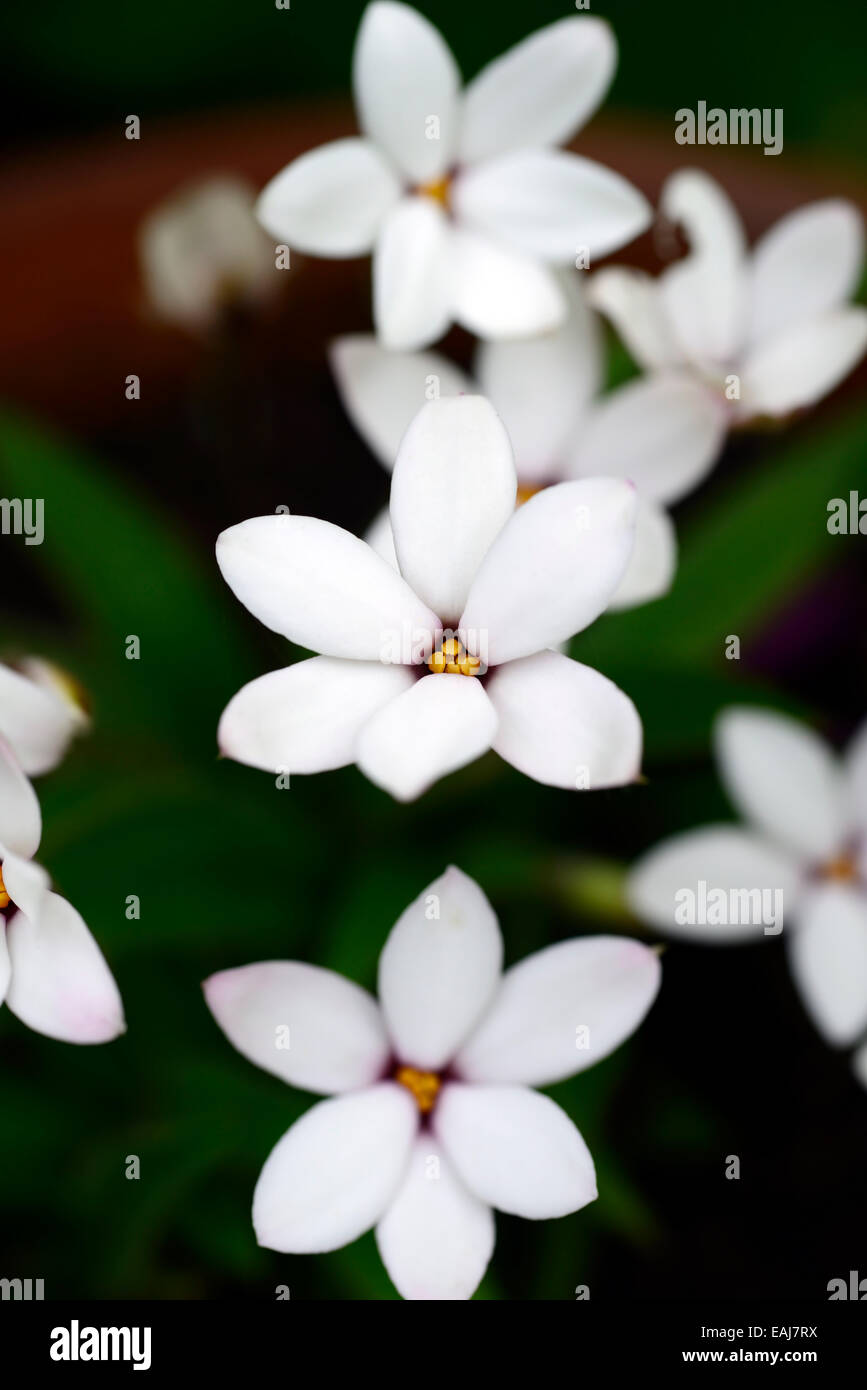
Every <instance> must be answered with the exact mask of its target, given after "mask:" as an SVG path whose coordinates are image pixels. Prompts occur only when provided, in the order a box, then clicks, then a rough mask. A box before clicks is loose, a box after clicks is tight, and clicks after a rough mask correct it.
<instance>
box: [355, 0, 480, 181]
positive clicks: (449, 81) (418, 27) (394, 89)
mask: <svg viewBox="0 0 867 1390" xmlns="http://www.w3.org/2000/svg"><path fill="white" fill-rule="evenodd" d="M352 77H353V86H354V89H355V104H356V107H357V109H358V120H359V124H360V125H361V128H362V129H363V130H364V132H365V134H367V135H369V136H370V138H371V139H372V140H374V141H375V142H376V144H377V145H378V146H379V148H380V149H382V150H384V151H385V153H386V154H387V155H388V157H389V158H390V159H391V161H392V163H393V164H394V165H395V166H396V168H398V169H399V170H400V172H401V173H402V174H403V175H404V177H405V178H406V179H409V180H410V181H411V182H413V183H425V182H428V181H430V180H431V179H434V178H436V176H437V175H438V174H441V173H443V172H444V171H445V170H446V169H447V168H448V166H449V164H450V163H451V158H452V151H453V148H454V142H455V135H456V120H457V96H458V88H459V86H460V73H459V72H458V68H457V64H456V63H455V60H454V58H453V57H452V54H451V51H450V49H449V48H448V46H447V45H446V43H445V41H444V39H443V37H442V35H441V34H440V32H439V30H437V29H435V28H434V26H433V25H432V24H431V23H430V22H429V21H428V20H427V19H425V17H424V15H421V14H419V13H418V11H417V10H414V9H412V8H411V7H410V6H409V5H401V4H395V3H393V0H376V3H374V4H372V5H368V6H367V8H366V10H365V11H364V15H363V16H362V20H361V26H360V28H359V30H358V38H357V39H356V43H355V54H354V57H353V67H352ZM432 117H433V118H435V119H436V121H437V122H438V128H437V129H436V134H435V135H434V136H432V132H433V131H434V129H435V127H433V126H432V125H431V118H432Z"/></svg>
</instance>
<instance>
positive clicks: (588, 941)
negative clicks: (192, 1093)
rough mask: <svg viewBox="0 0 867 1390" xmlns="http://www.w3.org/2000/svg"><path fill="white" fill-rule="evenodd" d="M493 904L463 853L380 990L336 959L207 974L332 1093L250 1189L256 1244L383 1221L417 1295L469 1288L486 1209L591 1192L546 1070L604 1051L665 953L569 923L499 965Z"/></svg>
mask: <svg viewBox="0 0 867 1390" xmlns="http://www.w3.org/2000/svg"><path fill="white" fill-rule="evenodd" d="M502 957H503V944H502V938H501V936H500V929H499V925H498V923H497V919H496V916H495V915H494V912H493V909H492V908H491V905H490V903H489V902H488V900H487V898H486V897H485V895H484V894H483V893H482V891H481V889H480V888H479V887H478V885H477V884H476V883H475V882H474V881H473V880H472V879H470V878H468V877H467V876H466V874H464V873H462V872H461V871H460V869H456V868H450V869H448V870H447V871H446V872H445V873H444V874H443V875H442V877H441V878H439V879H437V880H435V881H434V882H433V883H431V884H430V886H429V887H428V888H426V889H425V890H424V892H423V893H422V894H421V895H420V896H419V897H418V898H417V899H416V901H415V902H414V903H412V904H411V905H410V906H409V907H408V908H407V909H406V911H405V912H404V913H403V914H402V915H401V917H400V918H399V919H398V921H397V923H396V924H395V926H394V927H393V928H392V931H391V933H390V935H389V937H388V940H387V941H386V943H385V947H384V949H383V951H382V955H381V956H380V960H379V1003H377V1001H376V1000H375V999H373V998H372V997H371V995H369V994H368V993H367V992H366V990H363V989H361V988H360V987H359V986H358V985H355V984H353V983H351V982H350V981H349V980H346V979H344V978H343V977H342V976H340V975H336V974H334V973H333V972H331V971H330V970H322V969H319V968H317V967H316V966H311V965H304V964H299V963H297V962H293V961H285V962H279V961H269V962H265V963H262V964H259V965H248V966H244V967H241V968H240V969H237V970H225V971H222V972H221V973H219V974H217V975H212V976H211V978H210V979H209V980H206V981H205V985H204V990H205V997H206V1000H207V1003H208V1005H209V1007H210V1009H211V1012H212V1013H213V1015H214V1017H215V1019H216V1020H217V1022H218V1024H219V1025H220V1027H221V1028H222V1029H223V1031H224V1033H225V1034H226V1036H227V1037H228V1038H229V1040H230V1042H232V1044H233V1045H234V1046H235V1047H236V1048H237V1049H238V1050H239V1052H241V1053H243V1055H244V1056H245V1057H247V1058H249V1060H250V1061H251V1062H254V1063H255V1064H256V1065H257V1066H260V1067H263V1068H264V1069H265V1070H266V1071H269V1072H271V1073H273V1074H274V1075H275V1076H279V1077H280V1078H281V1080H283V1081H286V1082H288V1083H289V1084H290V1085H292V1086H298V1087H301V1088H302V1089H304V1090H308V1091H313V1092H316V1093H317V1094H320V1095H327V1096H331V1097H333V1099H329V1100H325V1101H321V1102H320V1103H319V1104H318V1105H315V1106H314V1107H313V1109H312V1110H309V1111H308V1112H307V1114H306V1115H304V1116H303V1117H302V1118H301V1119H300V1120H298V1121H296V1123H295V1124H294V1125H293V1126H292V1128H291V1129H290V1130H289V1131H288V1132H287V1133H286V1134H285V1135H284V1136H283V1138H282V1139H281V1140H280V1141H279V1143H278V1144H277V1145H276V1147H275V1148H274V1149H273V1151H272V1153H271V1155H270V1157H269V1158H268V1160H267V1162H266V1163H265V1167H264V1168H263V1170H262V1173H261V1176H260V1178H259V1181H258V1184H257V1186H256V1192H255V1196H254V1198H253V1225H254V1228H255V1231H256V1237H257V1239H258V1241H259V1244H260V1245H264V1246H267V1247H269V1248H270V1249H273V1250H280V1251H283V1252H286V1253H291V1254H308V1253H314V1252H321V1251H326V1250H336V1249H338V1248H339V1247H340V1246H342V1245H347V1244H348V1243H349V1242H350V1241H353V1240H355V1239H356V1238H357V1237H358V1236H360V1235H362V1234H363V1232H365V1231H367V1230H369V1229H370V1228H371V1227H372V1226H375V1227H376V1239H377V1243H378V1245H379V1251H380V1255H381V1257H382V1260H383V1263H384V1265H385V1267H386V1269H387V1271H388V1274H389V1277H390V1278H391V1280H392V1282H393V1283H394V1285H395V1287H396V1288H397V1290H398V1292H399V1293H400V1294H402V1295H403V1297H404V1298H407V1299H427V1300H444V1299H451V1300H456V1299H468V1298H470V1297H471V1296H472V1294H473V1292H474V1291H475V1289H476V1288H477V1286H478V1284H479V1282H480V1280H481V1278H482V1276H483V1274H484V1272H485V1269H486V1267H487V1264H488V1261H489V1260H490V1257H491V1254H492V1252H493V1248H494V1216H493V1210H492V1208H496V1209H497V1210H499V1211H504V1212H509V1213H510V1214H512V1215H516V1216H523V1217H527V1218H529V1219H531V1220H544V1219H548V1218H551V1217H556V1216H565V1215H567V1214H568V1213H569V1212H573V1211H577V1210H578V1209H579V1208H580V1207H583V1206H585V1205H586V1204H587V1203H588V1202H592V1201H593V1200H594V1198H595V1197H596V1195H597V1194H596V1174H595V1171H594V1166H593V1160H592V1158H591V1156H590V1153H589V1152H588V1150H587V1146H586V1144H585V1143H584V1140H583V1139H582V1137H581V1135H580V1133H579V1131H578V1130H577V1129H576V1128H575V1126H574V1125H573V1123H572V1121H571V1120H570V1119H569V1117H568V1116H567V1115H566V1114H565V1113H564V1111H563V1110H561V1109H560V1107H559V1106H558V1105H556V1104H555V1103H554V1101H552V1100H550V1099H549V1098H548V1097H547V1096H543V1095H539V1094H538V1093H537V1092H536V1091H534V1090H532V1089H530V1088H531V1087H535V1086H549V1085H552V1084H553V1083H554V1082H557V1081H562V1080H564V1079H565V1078H566V1077H568V1076H572V1075H574V1074H575V1073H576V1072H579V1071H583V1070H585V1069H586V1068H587V1067H589V1066H592V1065H593V1064H594V1063H595V1062H597V1061H599V1060H600V1059H601V1058H603V1057H607V1056H608V1054H609V1053H611V1052H613V1051H614V1049H615V1048H617V1047H619V1046H620V1044H621V1043H622V1042H623V1041H624V1040H625V1039H626V1038H627V1037H629V1035H630V1034H631V1033H633V1032H634V1031H635V1029H636V1028H637V1027H638V1025H639V1024H640V1023H641V1021H642V1019H643V1018H644V1016H645V1014H646V1013H647V1011H648V1009H649V1008H650V1006H651V1004H652V1003H653V1000H654V998H655V996H656V993H657V990H658V988H659V982H660V973H661V972H660V965H659V958H658V956H657V955H656V953H655V952H654V951H652V950H650V949H648V948H647V947H646V946H642V945H640V944H639V943H637V942H635V941H629V940H627V939H625V938H622V937H606V936H595V937H585V938H583V939H579V940H573V941H563V942H560V943H559V944H558V945H555V946H549V947H548V948H547V949H546V950H543V951H539V952H538V953H537V954H536V955H532V956H529V957H527V959H526V960H524V961H522V962H521V963H520V964H519V965H516V966H513V967H512V968H511V969H510V970H508V971H507V972H506V973H505V975H503V974H502V973H501V972H502Z"/></svg>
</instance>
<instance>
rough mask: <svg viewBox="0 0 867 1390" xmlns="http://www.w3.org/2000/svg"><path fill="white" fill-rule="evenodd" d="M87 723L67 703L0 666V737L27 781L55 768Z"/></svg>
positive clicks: (77, 710)
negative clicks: (7, 743) (7, 746)
mask: <svg viewBox="0 0 867 1390" xmlns="http://www.w3.org/2000/svg"><path fill="white" fill-rule="evenodd" d="M86 723H87V720H86V717H85V715H84V714H83V713H82V711H81V710H80V709H78V708H76V706H75V705H74V704H72V702H71V701H70V700H64V699H63V698H62V697H61V696H60V695H59V694H57V693H55V691H54V690H52V689H51V688H50V687H49V686H48V685H47V684H44V683H40V682H37V681H35V680H30V679H28V677H27V676H26V675H21V673H20V672H18V671H13V670H12V668H11V667H10V666H4V665H3V664H2V663H0V735H2V737H3V738H5V739H6V740H7V741H8V742H9V744H10V745H11V747H12V750H13V752H14V754H15V757H16V758H17V760H18V762H19V764H20V766H21V769H22V771H23V772H26V774H27V776H28V777H38V776H40V774H41V773H43V772H50V771H51V769H52V768H53V767H56V766H57V764H58V763H59V762H60V760H61V758H62V757H63V755H64V753H65V752H66V749H67V746H68V744H69V741H70V739H71V738H72V737H73V736H74V735H75V734H77V733H79V732H80V730H81V728H82V726H83V725H84V724H86Z"/></svg>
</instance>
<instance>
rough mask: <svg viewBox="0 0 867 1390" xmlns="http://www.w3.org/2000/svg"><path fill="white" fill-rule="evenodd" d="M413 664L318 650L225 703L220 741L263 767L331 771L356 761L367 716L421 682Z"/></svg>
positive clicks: (239, 759)
mask: <svg viewBox="0 0 867 1390" xmlns="http://www.w3.org/2000/svg"><path fill="white" fill-rule="evenodd" d="M413 680H414V677H413V674H412V671H411V669H410V668H409V667H407V666H386V665H383V664H382V662H379V661H342V660H341V659H340V658H339V657H333V656H314V657H311V658H310V659H309V660H308V661H299V662H297V664H296V665H295V666H287V667H285V668H284V669H283V670H282V671H271V672H269V674H268V675H267V676H260V677H259V679H258V680H254V681H250V683H249V684H248V685H245V686H244V687H243V688H242V689H241V690H239V691H238V693H237V695H235V696H234V698H233V699H232V700H230V701H229V703H228V705H227V706H226V708H225V710H224V711H223V715H222V718H221V720H220V727H219V730H218V733H217V741H218V743H219V745H220V751H221V752H222V753H224V754H225V755H226V757H229V758H234V759H235V760H236V762H239V763H246V764H247V766H248V767H258V768H261V769H262V771H263V772H272V773H274V774H277V773H286V772H288V773H293V772H297V773H304V772H327V771H330V769H331V768H335V767H345V766H346V765H347V763H352V762H355V745H356V742H357V739H358V735H359V733H360V732H361V730H362V728H363V727H364V725H365V724H366V723H367V721H368V720H369V719H370V718H372V716H373V715H374V714H376V712H377V710H380V709H382V708H383V706H384V705H387V704H388V702H389V700H393V699H395V698H396V697H397V696H398V695H400V694H402V692H403V691H404V690H406V689H408V687H409V686H411V685H412V684H413Z"/></svg>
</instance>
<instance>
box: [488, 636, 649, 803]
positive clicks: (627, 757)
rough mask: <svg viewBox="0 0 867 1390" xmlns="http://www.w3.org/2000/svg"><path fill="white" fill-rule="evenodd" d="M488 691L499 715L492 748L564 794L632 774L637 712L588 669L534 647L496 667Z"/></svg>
mask: <svg viewBox="0 0 867 1390" xmlns="http://www.w3.org/2000/svg"><path fill="white" fill-rule="evenodd" d="M487 692H488V695H489V696H490V700H491V703H492V705H493V706H494V709H495V710H496V712H497V718H498V720H499V726H498V728H497V736H496V738H495V739H494V749H495V751H496V752H497V753H499V755H500V757H501V758H505V759H506V761H507V762H509V763H511V764H512V766H513V767H516V768H517V769H518V770H519V772H523V773H526V775H527V776H528V777H533V778H534V779H535V780H536V781H537V782H544V783H545V784H546V785H547V786H551V787H564V788H566V789H567V790H571V791H576V790H588V789H589V790H596V789H597V788H599V787H619V786H622V785H623V784H624V783H626V782H634V781H635V779H636V778H637V777H638V774H639V771H640V768H641V720H640V719H639V717H638V712H637V711H636V708H635V706H634V705H633V703H632V701H631V700H630V699H629V697H628V696H627V695H624V693H623V691H622V690H620V689H618V687H617V686H616V685H615V684H614V683H613V681H610V680H608V679H607V678H606V677H605V676H602V675H600V674H599V672H598V671H594V670H592V669H591V667H589V666H582V665H581V664H580V663H579V662H577V661H572V660H571V659H570V658H569V657H568V656H564V655H563V654H562V652H552V651H546V652H539V653H537V654H536V655H535V656H528V657H524V658H523V660H519V661H509V662H507V663H506V664H505V665H504V666H498V667H497V668H496V669H495V670H494V672H493V673H492V675H491V677H490V679H489V681H488V683H487Z"/></svg>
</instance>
